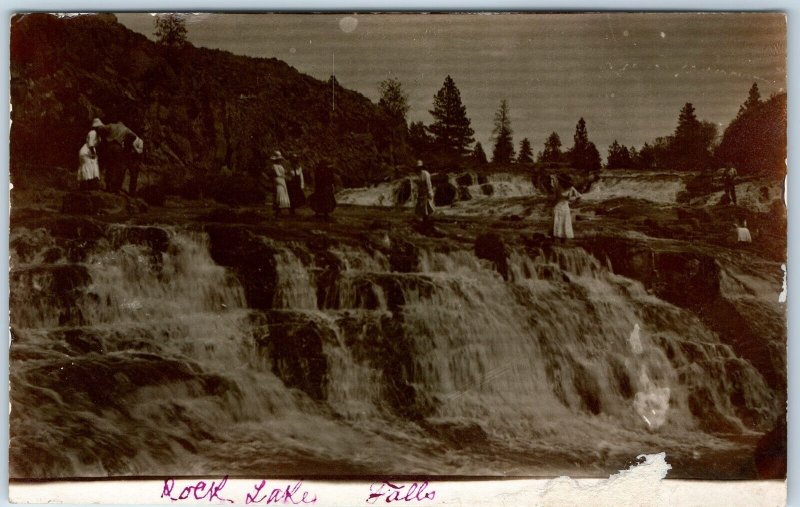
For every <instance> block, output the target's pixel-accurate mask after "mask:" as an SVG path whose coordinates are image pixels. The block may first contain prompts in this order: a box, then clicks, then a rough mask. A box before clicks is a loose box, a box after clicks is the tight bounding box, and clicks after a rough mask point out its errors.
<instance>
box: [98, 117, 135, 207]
mask: <svg viewBox="0 0 800 507" xmlns="http://www.w3.org/2000/svg"><path fill="white" fill-rule="evenodd" d="M92 127H93V128H94V129H95V130H96V131H97V133H98V135H99V136H100V140H101V141H102V142H101V143H100V148H101V151H100V159H101V160H102V161H103V167H104V168H105V176H106V190H107V191H109V192H112V193H118V192H119V191H120V190H121V189H122V182H123V181H124V180H125V173H126V172H128V173H129V174H128V177H129V181H128V193H129V194H130V195H136V184H137V181H138V179H139V160H138V158H139V156H140V155H141V154H142V152H143V151H144V141H142V139H141V138H140V137H139V136H137V135H136V133H135V132H134V131H132V130H131V129H129V128H128V127H126V126H125V125H124V124H123V123H121V122H117V123H109V124H108V125H104V124H103V122H102V121H100V118H95V119H94V121H93V122H92Z"/></svg>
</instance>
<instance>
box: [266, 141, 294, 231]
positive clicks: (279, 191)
mask: <svg viewBox="0 0 800 507" xmlns="http://www.w3.org/2000/svg"><path fill="white" fill-rule="evenodd" d="M269 159H270V160H271V161H272V166H271V176H272V179H273V183H274V193H273V198H272V209H273V211H275V216H280V214H281V210H282V209H289V208H290V207H291V201H289V190H288V189H287V188H286V169H284V168H283V165H282V164H281V162H283V161H285V160H286V159H285V158H283V155H281V152H280V151H279V150H275V151H274V152H273V153H272V156H271V157H270V158H269Z"/></svg>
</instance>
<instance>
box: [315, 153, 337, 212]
mask: <svg viewBox="0 0 800 507" xmlns="http://www.w3.org/2000/svg"><path fill="white" fill-rule="evenodd" d="M309 205H310V206H311V209H312V210H314V213H315V214H316V215H317V216H321V217H323V218H324V219H326V220H328V219H330V217H329V215H330V214H331V213H332V212H333V210H334V209H335V208H336V195H335V182H334V177H333V169H332V168H331V164H330V162H328V161H326V160H323V161H321V162H320V163H319V164H317V169H316V171H314V193H313V194H311V196H310V197H309Z"/></svg>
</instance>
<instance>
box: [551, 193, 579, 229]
mask: <svg viewBox="0 0 800 507" xmlns="http://www.w3.org/2000/svg"><path fill="white" fill-rule="evenodd" d="M580 198H581V194H580V192H578V191H577V190H575V187H573V186H572V184H571V182H570V181H569V180H566V181H559V185H558V188H557V190H556V199H557V201H556V205H555V207H553V237H555V238H560V239H561V240H562V241H563V240H564V239H571V238H574V237H575V234H574V233H573V231H572V215H571V213H570V209H569V203H570V201H574V200H576V199H580Z"/></svg>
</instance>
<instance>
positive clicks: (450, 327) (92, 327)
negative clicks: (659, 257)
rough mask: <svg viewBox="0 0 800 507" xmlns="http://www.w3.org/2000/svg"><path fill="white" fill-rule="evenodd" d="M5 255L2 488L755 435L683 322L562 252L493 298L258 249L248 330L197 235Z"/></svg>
mask: <svg viewBox="0 0 800 507" xmlns="http://www.w3.org/2000/svg"><path fill="white" fill-rule="evenodd" d="M18 234H19V235H21V236H24V237H26V238H28V239H29V241H28V244H30V245H35V246H31V247H30V248H29V251H27V253H25V255H22V254H21V253H19V252H18V253H17V254H16V255H17V260H16V262H15V264H14V270H13V271H12V294H13V298H12V305H11V312H12V322H13V324H14V330H13V332H14V340H13V343H12V348H11V358H12V370H11V373H12V393H11V397H12V402H13V410H12V416H11V435H12V436H11V475H12V476H17V477H45V476H49V477H53V476H70V475H104V474H109V473H111V474H115V475H125V474H139V475H141V474H147V475H156V474H167V473H184V474H185V473H198V474H199V473H204V474H209V473H237V472H238V473H250V474H252V473H257V472H258V471H263V470H264V469H267V467H268V469H270V470H274V471H275V472H276V473H278V472H280V473H292V472H293V471H295V470H302V471H304V472H305V473H309V472H312V473H330V471H331V470H332V469H331V468H330V467H331V466H334V465H335V467H336V468H335V470H336V472H337V473H361V472H363V471H370V472H372V473H376V472H377V473H399V472H403V473H468V474H475V473H485V474H496V473H511V472H518V473H541V472H542V471H546V472H548V473H552V470H553V467H554V465H553V463H563V466H564V467H566V468H568V467H569V466H570V463H577V462H581V463H583V462H585V461H586V459H587V458H585V456H586V453H587V449H589V450H596V449H598V445H600V444H598V442H600V441H603V442H605V443H602V447H603V448H604V449H605V451H603V452H611V453H612V454H613V453H616V454H617V455H620V456H623V455H625V456H626V455H628V454H629V452H630V448H637V451H636V452H639V451H641V450H642V449H649V448H652V447H654V446H655V447H659V446H663V447H666V448H670V449H676V451H675V452H683V451H685V452H688V453H690V452H691V449H694V448H696V447H697V446H706V447H711V448H715V449H724V448H725V446H726V445H731V444H726V441H725V440H723V439H721V438H720V437H719V435H721V434H724V433H736V434H746V433H748V432H751V431H752V429H753V428H762V429H763V428H764V427H768V426H769V424H770V423H771V421H772V418H773V417H774V413H773V408H772V398H771V396H772V395H771V392H770V390H769V389H768V388H767V387H766V386H765V384H764V381H763V379H762V378H761V376H760V374H759V373H758V372H757V371H756V370H754V369H753V367H752V366H750V365H749V363H747V362H745V361H743V360H741V359H739V358H738V357H736V355H735V354H734V353H733V351H732V350H731V349H730V347H728V346H726V345H724V344H722V343H720V341H719V339H718V338H717V336H716V335H715V334H714V333H712V332H711V331H709V330H708V329H707V328H706V327H705V326H704V325H703V324H702V323H701V322H700V321H699V319H698V318H697V317H696V316H694V315H692V314H690V313H689V312H687V311H685V310H682V309H679V308H677V307H675V306H672V305H670V304H668V303H666V302H664V301H661V300H660V299H658V298H656V297H655V296H653V295H651V294H649V293H648V292H647V291H646V290H645V289H644V287H643V286H642V285H641V284H640V283H639V282H636V281H633V280H630V279H627V278H624V277H621V276H619V275H617V274H615V273H613V272H612V271H611V270H610V269H609V267H607V266H605V265H603V264H602V263H601V262H599V261H598V260H597V259H595V258H594V257H593V256H591V255H590V254H589V253H587V252H586V251H584V250H583V249H581V248H578V247H553V248H551V249H549V250H547V251H544V250H539V251H522V250H515V251H513V252H512V253H511V255H510V258H509V277H508V280H504V279H503V278H502V277H501V276H500V275H499V274H498V273H497V272H496V271H495V270H494V268H493V266H492V265H491V264H490V263H488V262H487V261H484V260H480V259H478V258H476V257H475V255H474V254H473V253H472V252H471V251H467V250H459V249H454V250H449V251H433V250H427V249H424V248H422V249H420V251H419V256H418V259H417V260H418V262H417V269H416V270H414V271H413V272H407V273H398V272H393V271H392V270H391V268H390V262H389V261H388V259H387V256H386V254H385V253H383V252H380V251H374V250H370V251H368V250H366V249H364V248H360V247H357V246H345V245H337V246H331V247H328V248H327V249H326V251H325V252H319V251H311V250H309V247H308V246H307V245H304V244H299V243H285V242H278V241H274V240H267V239H264V241H265V242H267V243H268V244H269V246H270V248H271V251H274V258H273V259H272V261H274V265H275V280H274V289H275V290H274V298H273V301H272V307H271V308H269V309H263V310H255V309H250V308H248V307H247V301H246V297H245V291H244V289H243V285H242V283H243V282H247V281H246V280H245V281H243V280H240V279H238V278H237V277H236V276H235V275H234V274H233V271H230V270H228V269H226V268H224V267H222V266H220V265H217V264H216V263H215V262H214V261H213V259H212V257H211V254H210V245H209V241H210V240H209V238H208V236H206V235H205V234H203V233H199V232H188V231H184V230H180V229H175V228H153V227H150V228H146V229H145V228H136V227H134V226H111V227H110V228H109V230H108V231H107V234H106V237H105V239H102V240H100V241H99V242H98V243H97V244H96V245H95V246H94V247H93V248H92V249H91V250H90V251H89V252H88V253H87V255H86V256H85V258H83V259H81V260H79V261H75V260H74V259H70V258H68V256H62V257H59V258H52V257H54V256H53V255H51V256H49V257H48V255H45V254H44V253H43V252H46V251H48V250H49V249H52V248H53V246H52V244H51V243H52V242H51V241H50V240H49V238H48V237H47V235H46V234H43V233H42V232H41V231H28V230H20V231H19V232H18ZM323 253H324V254H325V256H326V257H325V259H327V260H326V262H324V263H323V262H321V261H320V255H322V254H323ZM46 258H48V259H49V260H48V262H45V259H46ZM48 293H55V294H57V295H58V296H59V297H46V296H45V295H46V294H48ZM609 441H611V442H614V444H613V445H612V444H609V443H608V442H609ZM637 446H638V447H637ZM681 450H683V451H681ZM542 453H544V454H542ZM389 455H391V456H395V457H396V458H397V459H393V460H387V459H386V456H389ZM538 455H541V456H545V458H544V459H543V460H539V461H537V460H534V459H532V458H531V456H538ZM547 457H550V458H552V460H551V459H548V458H547ZM553 460H555V461H553Z"/></svg>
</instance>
